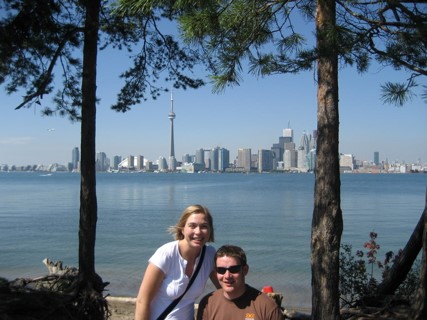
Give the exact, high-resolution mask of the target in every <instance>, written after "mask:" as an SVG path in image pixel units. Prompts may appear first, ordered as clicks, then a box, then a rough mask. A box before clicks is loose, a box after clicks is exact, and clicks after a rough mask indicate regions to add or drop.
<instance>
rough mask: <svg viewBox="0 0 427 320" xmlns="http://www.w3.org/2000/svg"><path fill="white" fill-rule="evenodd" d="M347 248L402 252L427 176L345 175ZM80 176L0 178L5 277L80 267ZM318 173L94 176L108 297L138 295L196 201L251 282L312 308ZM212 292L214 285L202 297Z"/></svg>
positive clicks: (99, 260)
mask: <svg viewBox="0 0 427 320" xmlns="http://www.w3.org/2000/svg"><path fill="white" fill-rule="evenodd" d="M341 184H342V193H341V200H342V203H341V207H342V210H343V217H344V232H343V236H342V243H345V244H351V245H352V246H353V250H354V251H355V250H362V249H363V243H364V242H366V241H367V240H369V232H370V231H373V230H374V231H375V232H377V233H378V238H377V241H378V243H379V244H380V245H381V249H380V251H379V254H378V257H379V258H380V259H383V258H384V255H385V253H386V252H387V251H389V250H392V251H394V252H397V250H398V249H399V248H403V247H404V246H405V244H406V241H407V240H408V239H409V237H410V235H411V233H412V231H413V229H414V228H415V225H416V223H417V222H418V220H419V218H420V216H421V214H422V211H423V209H424V204H425V192H426V187H427V175H425V174H393V175H391V174H388V175H374V174H344V175H342V176H341ZM79 188H80V175H79V174H72V173H55V174H52V175H51V176H45V175H43V174H40V173H19V172H16V173H0V221H1V223H0V276H1V277H6V278H8V279H14V278H17V277H36V276H42V275H45V274H46V273H47V269H46V268H45V266H44V265H43V263H42V260H43V259H44V258H46V257H48V258H50V259H51V260H53V261H56V260H62V261H63V262H64V264H65V265H70V266H77V265H78V260H77V259H78V219H79V194H80V190H79ZM313 192H314V175H313V174H181V173H176V174H175V173H174V174H154V173H151V174H148V173H133V174H98V176H97V197H98V227H97V242H96V271H97V272H98V273H99V274H100V275H101V277H102V278H103V280H104V281H108V282H110V285H109V286H108V287H107V289H108V290H109V293H110V294H111V295H115V296H135V295H136V293H137V290H138V287H139V285H140V281H141V278H142V276H143V272H144V270H145V267H146V264H147V260H148V258H149V257H150V256H151V254H152V253H153V252H154V251H155V250H156V249H157V247H158V246H160V245H161V244H163V243H165V242H167V241H171V240H172V236H171V235H169V234H168V233H167V232H166V229H167V227H168V226H170V225H173V224H175V223H176V221H177V220H178V218H179V216H180V215H181V212H182V210H183V209H184V208H185V207H186V206H188V205H190V204H193V203H200V204H203V205H205V206H207V207H208V208H209V209H210V210H211V212H212V214H213V218H214V226H215V240H216V241H215V243H213V244H212V245H213V246H214V247H215V248H218V247H219V246H221V245H223V244H227V243H230V244H236V245H239V246H241V247H242V248H243V249H244V250H245V251H246V253H247V256H248V263H249V266H250V271H249V275H248V277H247V281H248V283H249V284H251V285H253V286H254V287H257V288H259V289H261V288H262V287H263V286H265V285H271V286H273V288H274V289H275V291H276V292H282V293H283V294H284V296H285V298H284V301H283V305H284V306H301V307H307V306H310V304H311V301H310V300H311V295H310V290H311V289H310V281H311V274H310V232H311V219H312V212H313ZM212 289H213V287H212V286H211V285H210V284H209V285H208V286H207V288H206V290H205V291H206V292H209V291H211V290H212Z"/></svg>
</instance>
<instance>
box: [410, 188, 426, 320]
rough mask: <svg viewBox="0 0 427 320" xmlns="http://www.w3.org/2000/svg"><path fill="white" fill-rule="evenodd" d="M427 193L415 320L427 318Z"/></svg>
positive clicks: (414, 306)
mask: <svg viewBox="0 0 427 320" xmlns="http://www.w3.org/2000/svg"><path fill="white" fill-rule="evenodd" d="M426 210H427V194H426V204H425V208H424V214H423V215H424V229H423V232H422V234H423V236H422V239H423V240H422V241H423V247H422V248H423V251H422V260H421V270H420V282H419V286H418V290H417V294H416V297H415V302H414V305H413V308H414V315H413V319H414V320H422V319H427V301H426V300H427V299H426V293H427V213H426Z"/></svg>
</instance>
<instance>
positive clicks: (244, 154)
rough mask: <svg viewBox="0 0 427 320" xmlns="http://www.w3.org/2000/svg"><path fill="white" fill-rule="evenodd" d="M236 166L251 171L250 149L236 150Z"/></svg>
mask: <svg viewBox="0 0 427 320" xmlns="http://www.w3.org/2000/svg"><path fill="white" fill-rule="evenodd" d="M237 167H238V168H241V169H243V170H244V171H251V149H250V148H249V149H248V148H240V149H238V150H237Z"/></svg>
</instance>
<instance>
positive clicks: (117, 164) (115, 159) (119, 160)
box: [113, 156, 122, 170]
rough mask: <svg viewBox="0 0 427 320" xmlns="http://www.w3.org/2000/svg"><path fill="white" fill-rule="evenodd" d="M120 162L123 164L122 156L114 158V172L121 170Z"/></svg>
mask: <svg viewBox="0 0 427 320" xmlns="http://www.w3.org/2000/svg"><path fill="white" fill-rule="evenodd" d="M120 162H122V157H121V156H114V158H113V169H114V170H118V169H119V164H120Z"/></svg>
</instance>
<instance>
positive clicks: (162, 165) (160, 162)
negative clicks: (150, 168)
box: [158, 157, 168, 172]
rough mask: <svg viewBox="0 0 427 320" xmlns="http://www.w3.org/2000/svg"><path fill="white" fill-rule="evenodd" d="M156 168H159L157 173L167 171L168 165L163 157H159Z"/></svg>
mask: <svg viewBox="0 0 427 320" xmlns="http://www.w3.org/2000/svg"><path fill="white" fill-rule="evenodd" d="M158 168H159V171H162V172H164V171H168V164H167V162H166V159H165V158H164V157H159V160H158Z"/></svg>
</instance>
